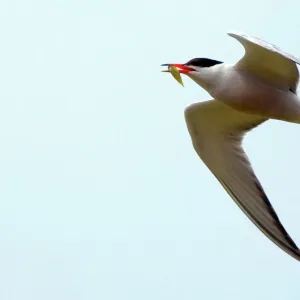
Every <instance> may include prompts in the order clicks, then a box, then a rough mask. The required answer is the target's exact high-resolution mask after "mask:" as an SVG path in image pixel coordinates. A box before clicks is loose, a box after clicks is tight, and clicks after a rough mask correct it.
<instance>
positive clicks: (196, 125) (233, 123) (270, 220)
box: [185, 100, 300, 260]
mask: <svg viewBox="0 0 300 300" xmlns="http://www.w3.org/2000/svg"><path fill="white" fill-rule="evenodd" d="M185 118H186V123H187V127H188V130H189V133H190V135H191V139H192V142H193V145H194V148H195V150H196V152H197V154H198V155H199V157H200V158H201V159H202V160H203V162H204V163H205V164H206V166H207V167H208V168H209V169H210V170H211V172H212V173H213V174H214V175H215V177H216V178H217V179H218V180H219V182H220V183H221V184H222V186H223V187H224V189H225V190H226V191H227V192H228V194H229V195H230V196H231V197H232V199H233V200H234V201H235V202H236V204H237V205H238V206H239V207H240V208H241V209H242V210H243V211H244V213H245V214H246V215H247V216H248V217H249V219H250V220H251V221H252V222H253V223H254V224H255V225H256V226H257V227H258V228H259V229H260V230H261V231H262V232H263V233H264V234H265V235H266V236H267V237H268V238H269V239H271V240H272V241H273V242H274V243H275V244H277V245H278V246H279V247H280V248H282V249H283V250H284V251H286V252H287V253H288V254H290V255H291V256H293V257H294V258H296V259H297V260H300V250H299V249H298V247H297V245H296V244H295V243H294V241H293V240H292V238H291V237H290V236H289V234H288V233H287V231H286V230H285V229H284V227H283V225H282V224H281V222H280V220H279V218H278V216H277V214H276V212H275V210H274V209H273V207H272V205H271V203H270V201H269V199H268V198H267V196H266V194H265V192H264V190H263V188H262V186H261V184H260V183H259V181H258V179H257V177H256V176H255V174H254V171H253V169H252V167H251V164H250V162H249V159H248V157H247V155H246V154H245V152H244V151H243V149H242V140H243V136H244V134H245V133H247V132H248V131H249V130H251V129H253V128H254V127H256V126H258V125H260V124H262V123H263V122H265V121H266V119H264V118H262V117H259V116H255V115H248V114H245V113H242V112H239V111H236V110H234V109H232V108H231V107H229V106H227V105H225V104H223V103H221V102H219V101H217V100H211V101H206V102H201V103H197V104H193V105H191V106H190V107H188V108H187V109H186V110H185Z"/></svg>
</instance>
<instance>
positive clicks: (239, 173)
mask: <svg viewBox="0 0 300 300" xmlns="http://www.w3.org/2000/svg"><path fill="white" fill-rule="evenodd" d="M229 35H230V36H232V37H234V38H236V39H237V40H238V41H239V42H241V44H242V45H243V46H244V48H245V55H244V57H243V58H242V59H241V60H240V61H238V62H237V63H236V64H235V65H227V64H224V63H222V62H220V61H216V60H210V59H206V58H196V59H192V60H190V61H189V62H187V63H186V64H168V65H169V66H175V67H177V68H178V69H179V72H180V73H182V74H186V75H187V76H188V77H190V78H191V79H192V80H194V81H195V82H196V83H198V84H199V85H200V86H201V87H202V88H204V89H205V90H206V91H207V92H208V93H209V94H210V95H211V96H212V97H213V98H214V99H213V100H210V101H205V102H200V103H195V104H192V105H191V106H189V107H187V108H186V110H185V119H186V123H187V127H188V131H189V133H190V136H191V140H192V143H193V146H194V148H195V150H196V152H197V154H198V155H199V157H200V158H201V159H202V161H203V162H204V163H205V165H206V166H207V167H208V168H209V169H210V171H211V172H212V173H213V174H214V175H215V177H216V178H217V179H218V181H219V182H220V183H221V185H222V186H223V187H224V189H225V190H226V191H227V193H228V194H229V195H230V196H231V198H232V199H233V200H234V201H235V202H236V204H237V205H238V206H239V207H240V208H241V209H242V211H243V212H244V213H245V214H246V215H247V216H248V217H249V219H250V220H251V221H252V222H253V223H254V224H255V225H256V226H257V227H258V228H259V229H260V230H261V231H262V232H263V233H264V234H265V235H266V236H267V237H269V238H270V239H271V240H272V241H273V242H274V243H275V244H277V245H278V246H279V247H280V248H282V249H283V250H284V251H286V252H287V253H288V254H290V255H291V256H293V257H294V258H296V259H297V260H300V250H299V248H298V247H297V245H296V244H295V243H294V241H293V240H292V238H291V237H290V236H289V234H288V233H287V231H286V230H285V228H284V227H283V225H282V224H281V222H280V220H279V218H278V216H277V214H276V212H275V211H274V209H273V207H272V205H271V203H270V201H269V200H268V198H267V196H266V194H265V192H264V190H263V187H262V186H261V184H260V182H259V180H258V179H257V177H256V176H255V174H254V171H253V169H252V167H251V164H250V162H249V159H248V157H247V155H246V154H245V152H244V151H243V149H242V140H243V136H244V135H245V134H246V133H247V132H248V131H249V130H251V129H253V128H255V127H256V126H258V125H260V124H262V123H264V122H265V121H267V120H268V119H277V120H282V121H288V122H293V123H300V99H299V98H298V96H297V94H296V89H297V85H298V80H299V72H298V69H297V66H296V63H298V64H300V61H298V60H297V59H296V58H295V57H293V56H291V55H289V54H287V53H285V52H283V51H281V50H280V49H278V48H277V47H275V46H274V45H271V44H268V43H266V42H264V41H262V40H260V39H257V38H253V37H249V36H246V35H244V34H237V33H229Z"/></svg>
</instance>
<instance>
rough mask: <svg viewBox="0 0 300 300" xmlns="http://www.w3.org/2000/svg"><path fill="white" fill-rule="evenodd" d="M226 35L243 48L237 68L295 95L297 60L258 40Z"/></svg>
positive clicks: (232, 33)
mask: <svg viewBox="0 0 300 300" xmlns="http://www.w3.org/2000/svg"><path fill="white" fill-rule="evenodd" d="M228 35H229V36H231V37H233V38H235V39H236V40H238V41H239V42H240V43H241V44H242V45H243V46H244V48H245V55H244V57H243V58H242V59H241V60H240V61H238V63H237V64H236V65H237V66H238V67H240V68H242V69H246V70H248V71H250V72H252V73H255V74H256V75H257V76H259V77H261V78H263V79H265V80H267V81H269V82H272V83H276V85H277V86H281V87H282V88H285V89H290V90H291V91H292V92H293V93H296V90H297V86H298V81H299V71H298V68H297V66H296V64H300V60H299V59H297V58H296V57H294V56H292V55H290V54H288V53H286V52H284V51H283V50H281V49H280V48H278V47H276V46H275V45H272V44H270V43H267V42H265V41H263V40H261V39H259V38H256V37H251V36H248V35H245V34H243V33H237V32H229V33H228Z"/></svg>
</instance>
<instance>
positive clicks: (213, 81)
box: [188, 64, 226, 94]
mask: <svg viewBox="0 0 300 300" xmlns="http://www.w3.org/2000/svg"><path fill="white" fill-rule="evenodd" d="M225 68H226V66H225V64H220V65H215V66H212V67H209V68H202V69H200V71H198V72H190V73H189V74H188V76H189V77H190V78H191V79H192V80H194V81H195V82H196V83H197V84H199V85H200V86H201V87H202V88H203V89H205V90H206V91H207V92H209V93H210V94H212V93H213V91H214V90H215V88H216V87H217V86H218V84H219V83H220V80H221V79H222V77H223V76H224V74H225V73H224V72H225Z"/></svg>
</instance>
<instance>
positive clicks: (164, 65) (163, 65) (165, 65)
mask: <svg viewBox="0 0 300 300" xmlns="http://www.w3.org/2000/svg"><path fill="white" fill-rule="evenodd" d="M168 65H169V64H162V65H161V67H167V66H168Z"/></svg>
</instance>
